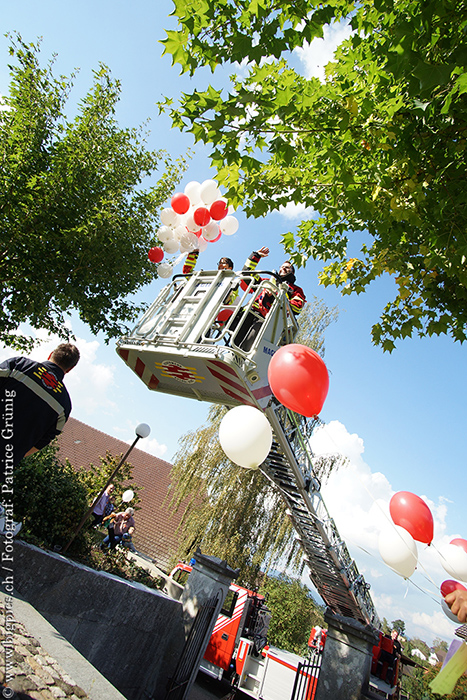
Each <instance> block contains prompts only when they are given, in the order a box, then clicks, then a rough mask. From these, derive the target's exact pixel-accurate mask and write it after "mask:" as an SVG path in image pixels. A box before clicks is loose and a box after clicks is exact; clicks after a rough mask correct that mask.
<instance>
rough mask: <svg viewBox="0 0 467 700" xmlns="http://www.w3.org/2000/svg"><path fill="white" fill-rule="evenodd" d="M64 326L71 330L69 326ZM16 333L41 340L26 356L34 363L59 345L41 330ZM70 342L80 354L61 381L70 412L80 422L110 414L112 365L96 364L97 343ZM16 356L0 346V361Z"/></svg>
mask: <svg viewBox="0 0 467 700" xmlns="http://www.w3.org/2000/svg"><path fill="white" fill-rule="evenodd" d="M67 325H68V327H69V328H70V330H71V324H70V323H68V324H67ZM20 332H24V333H26V334H28V335H30V336H31V337H33V338H35V339H36V340H39V341H41V344H40V345H39V346H38V347H35V348H34V349H33V350H31V352H30V353H28V357H30V358H31V359H33V360H36V361H40V360H46V359H47V358H48V357H49V355H50V353H51V352H52V351H53V350H54V349H55V348H56V347H57V345H58V344H59V343H61V342H63V340H61V339H60V338H58V336H55V335H50V334H49V333H48V332H47V331H45V330H43V329H38V330H31V329H30V328H27V329H23V330H21V329H20ZM73 342H74V343H75V344H76V346H77V347H78V349H79V351H80V361H79V362H78V364H77V365H76V367H74V368H73V369H72V370H71V372H70V373H69V374H67V375H66V379H65V384H66V387H67V389H68V391H69V393H70V396H71V399H72V403H73V413H74V412H79V414H80V419H83V420H84V421H86V416H90V417H91V416H93V415H95V414H96V413H98V412H104V413H112V412H114V411H115V409H116V404H115V402H114V401H113V400H112V399H111V398H110V392H111V390H112V388H113V387H114V385H115V366H114V365H109V364H103V363H100V362H98V361H97V352H98V350H99V347H100V343H99V341H97V340H91V341H88V340H85V339H84V338H79V337H77V338H76V340H75V341H73ZM17 354H18V353H17V352H15V351H12V349H11V348H9V347H6V346H4V345H0V361H1V360H5V359H7V358H9V357H12V356H14V355H17ZM73 413H72V415H73Z"/></svg>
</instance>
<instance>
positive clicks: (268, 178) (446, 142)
mask: <svg viewBox="0 0 467 700" xmlns="http://www.w3.org/2000/svg"><path fill="white" fill-rule="evenodd" d="M174 5H175V9H174V12H173V14H174V15H175V16H176V17H177V19H178V21H179V26H178V28H177V30H175V31H169V32H167V36H166V39H165V40H164V42H163V43H164V45H165V52H166V53H169V54H171V55H172V57H173V61H174V63H179V64H180V65H181V66H182V71H188V72H190V74H193V73H194V72H195V71H196V69H197V68H198V67H199V66H203V65H206V66H209V67H210V68H211V69H212V70H213V71H214V69H215V68H216V67H217V66H219V65H222V64H227V65H235V62H237V63H238V64H240V63H242V62H243V63H244V65H245V64H246V67H247V71H248V72H247V75H246V77H244V78H243V77H238V76H237V77H235V76H234V77H232V78H231V89H230V91H229V92H227V91H226V90H222V89H217V88H215V87H214V86H212V85H210V86H209V87H208V88H207V89H206V90H204V91H198V90H196V91H194V92H192V93H186V94H183V96H182V97H181V98H180V103H179V104H178V105H176V106H173V101H172V100H170V99H167V100H166V101H165V103H162V104H161V109H168V110H170V113H171V116H172V120H173V126H175V127H177V128H181V129H184V130H187V131H189V132H191V133H192V134H193V136H194V138H195V140H196V141H202V142H204V143H206V144H209V145H210V147H211V162H212V165H213V167H214V168H215V169H216V170H217V179H218V180H219V182H221V183H222V184H223V185H224V186H226V187H227V188H228V191H227V193H226V196H227V197H228V198H229V201H232V202H233V203H234V204H238V203H242V205H243V207H244V209H245V211H246V212H247V214H249V215H253V216H255V217H258V216H263V215H265V214H267V213H268V212H271V211H274V210H277V209H278V208H279V207H281V206H283V205H285V204H287V203H289V202H292V203H296V204H298V203H301V204H305V205H306V206H307V207H309V208H310V209H312V211H313V213H312V216H311V218H308V219H306V220H304V221H302V223H301V224H300V226H299V227H298V231H297V232H296V233H293V232H289V233H286V234H285V235H284V237H283V243H284V245H285V248H286V250H287V251H289V253H291V254H292V256H293V258H294V260H295V262H296V263H298V264H300V263H305V262H306V260H307V259H308V258H310V257H311V258H314V259H317V260H321V261H323V263H324V268H323V270H322V273H321V275H320V281H321V283H322V284H324V285H335V286H336V287H338V288H341V289H342V293H343V294H351V293H356V294H360V293H362V292H364V291H366V290H367V289H368V287H369V285H370V284H371V282H373V281H374V280H375V279H377V278H379V277H381V276H390V277H391V278H392V280H393V281H394V290H395V293H394V298H392V299H390V300H389V301H388V303H387V305H386V306H385V308H384V309H383V311H382V314H381V318H380V320H379V322H378V323H375V324H374V325H373V328H372V335H373V340H374V342H375V343H376V344H380V345H381V346H382V347H383V349H384V350H387V351H391V350H393V349H394V347H395V341H396V340H397V339H398V338H404V337H409V336H412V335H413V334H418V335H420V336H424V335H429V336H431V335H437V334H442V333H445V334H450V335H451V336H452V337H453V338H454V339H455V340H458V341H463V340H465V338H466V322H467V270H466V265H465V261H466V256H467V236H466V231H465V219H466V197H467V186H466V179H465V149H466V143H467V141H466V135H467V98H466V93H467V72H466V66H467V52H466V51H465V26H466V22H467V6H466V4H465V2H463V1H462V0H443V2H436V3H434V2H430V3H420V2H418V0H400V2H397V3H394V2H393V0H378V1H376V0H362V2H359V3H355V2H354V1H353V0H338V1H337V2H324V3H322V2H320V3H317V2H315V0H254V2H251V1H250V0H183V1H182V0H174ZM335 21H336V22H340V21H348V22H349V23H350V27H351V30H352V34H351V36H350V38H348V39H347V40H345V41H343V42H342V43H341V45H340V46H339V47H338V50H337V52H336V55H335V61H333V62H332V63H329V64H328V66H327V67H326V80H325V81H324V82H321V81H320V80H319V79H318V78H309V79H308V78H305V77H303V75H301V74H299V73H298V72H297V70H296V69H295V68H294V66H293V64H294V62H296V57H295V56H294V55H293V54H292V52H293V51H294V49H297V48H301V47H303V46H304V45H305V42H311V41H312V40H313V39H315V38H317V37H322V36H323V28H324V27H325V26H326V25H327V24H328V23H331V22H335Z"/></svg>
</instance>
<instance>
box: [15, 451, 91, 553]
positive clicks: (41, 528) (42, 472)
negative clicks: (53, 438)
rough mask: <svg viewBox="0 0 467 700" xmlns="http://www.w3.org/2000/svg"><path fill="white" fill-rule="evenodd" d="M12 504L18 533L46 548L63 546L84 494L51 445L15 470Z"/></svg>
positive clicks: (77, 519) (83, 503) (84, 503)
mask: <svg viewBox="0 0 467 700" xmlns="http://www.w3.org/2000/svg"><path fill="white" fill-rule="evenodd" d="M13 503H14V514H15V519H16V520H18V521H21V522H22V523H23V532H22V534H26V536H27V537H28V536H32V538H33V541H34V542H36V543H38V544H45V545H46V546H48V547H53V546H54V545H60V546H63V545H64V544H65V543H66V542H67V541H68V539H69V538H70V537H71V535H72V534H73V532H74V530H75V528H76V526H77V524H78V523H79V522H80V520H81V518H82V517H83V513H85V512H86V507H87V493H86V488H85V486H84V484H83V483H82V482H81V480H80V478H79V476H78V475H77V474H76V472H75V470H74V469H73V467H72V466H71V465H70V464H69V463H67V464H63V463H62V462H61V461H60V459H59V457H58V448H57V445H56V443H55V442H54V443H52V444H51V445H48V446H47V447H45V448H44V449H43V450H40V451H39V452H36V453H35V454H34V455H32V456H31V457H26V458H25V459H23V460H21V462H20V463H19V465H18V466H17V467H16V468H15V474H14V493H13Z"/></svg>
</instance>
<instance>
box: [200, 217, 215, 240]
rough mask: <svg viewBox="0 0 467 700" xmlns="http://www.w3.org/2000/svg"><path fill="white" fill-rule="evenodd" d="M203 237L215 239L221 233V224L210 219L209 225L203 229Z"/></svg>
mask: <svg viewBox="0 0 467 700" xmlns="http://www.w3.org/2000/svg"><path fill="white" fill-rule="evenodd" d="M201 230H202V232H203V238H204V239H205V240H206V241H213V240H214V239H215V238H217V236H218V235H219V224H218V223H217V222H216V221H210V222H209V224H208V225H207V226H204V227H203V228H202V229H201Z"/></svg>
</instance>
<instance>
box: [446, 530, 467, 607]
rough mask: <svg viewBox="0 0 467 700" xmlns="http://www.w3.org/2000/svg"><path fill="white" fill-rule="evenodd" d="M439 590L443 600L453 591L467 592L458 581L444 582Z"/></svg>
mask: <svg viewBox="0 0 467 700" xmlns="http://www.w3.org/2000/svg"><path fill="white" fill-rule="evenodd" d="M451 544H452V542H451ZM439 589H440V591H441V595H442V596H443V598H445V597H446V596H447V594H448V593H452V592H453V591H467V588H466V587H465V586H463V585H462V583H459V582H458V581H453V580H452V579H448V580H447V581H443V583H442V584H441V586H440V587H439Z"/></svg>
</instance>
